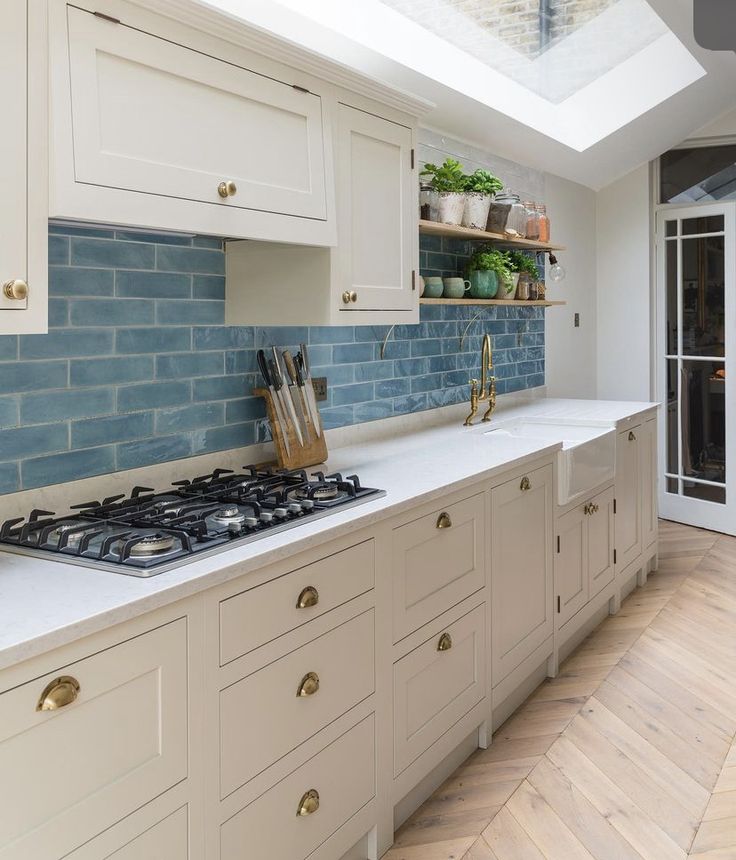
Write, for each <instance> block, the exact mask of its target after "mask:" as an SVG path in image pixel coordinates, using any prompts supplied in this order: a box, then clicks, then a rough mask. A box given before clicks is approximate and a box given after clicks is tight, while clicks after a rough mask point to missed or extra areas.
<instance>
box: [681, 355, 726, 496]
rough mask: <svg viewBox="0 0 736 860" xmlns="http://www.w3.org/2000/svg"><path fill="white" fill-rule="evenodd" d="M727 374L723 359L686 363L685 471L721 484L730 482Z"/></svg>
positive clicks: (683, 464) (683, 373) (683, 399)
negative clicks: (727, 449) (726, 402)
mask: <svg viewBox="0 0 736 860" xmlns="http://www.w3.org/2000/svg"><path fill="white" fill-rule="evenodd" d="M725 373H726V371H725V365H724V363H723V362H711V361H683V362H682V404H681V412H682V472H681V474H683V475H690V476H692V477H694V478H700V479H702V480H704V481H715V482H717V483H719V484H722V483H725V481H726V412H725V408H726V404H725V396H724V395H725V389H726V382H725ZM698 498H701V496H698Z"/></svg>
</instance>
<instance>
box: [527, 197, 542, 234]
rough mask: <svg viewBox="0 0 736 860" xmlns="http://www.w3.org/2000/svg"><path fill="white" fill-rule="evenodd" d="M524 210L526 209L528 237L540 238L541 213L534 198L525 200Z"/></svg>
mask: <svg viewBox="0 0 736 860" xmlns="http://www.w3.org/2000/svg"><path fill="white" fill-rule="evenodd" d="M524 210H525V211H526V238H527V239H539V215H538V214H537V206H536V204H535V203H534V202H533V201H532V200H525V201H524Z"/></svg>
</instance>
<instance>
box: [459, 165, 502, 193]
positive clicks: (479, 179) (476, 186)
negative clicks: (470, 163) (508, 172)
mask: <svg viewBox="0 0 736 860" xmlns="http://www.w3.org/2000/svg"><path fill="white" fill-rule="evenodd" d="M502 188H503V182H501V180H500V179H499V178H498V177H497V176H494V175H493V174H492V173H489V172H488V171H487V170H480V169H478V170H476V171H475V172H473V173H471V174H470V175H469V176H465V177H464V180H463V191H475V192H477V193H478V194H496V193H497V192H498V191H500V190H501V189H502Z"/></svg>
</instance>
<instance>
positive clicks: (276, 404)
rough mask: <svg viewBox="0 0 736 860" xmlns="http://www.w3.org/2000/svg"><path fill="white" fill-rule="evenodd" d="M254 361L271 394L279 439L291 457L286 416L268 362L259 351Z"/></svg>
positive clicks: (287, 454)
mask: <svg viewBox="0 0 736 860" xmlns="http://www.w3.org/2000/svg"><path fill="white" fill-rule="evenodd" d="M256 361H257V362H258V367H259V369H260V371H261V376H262V377H263V381H264V382H265V383H266V387H267V388H268V390H269V392H270V394H271V402H272V403H273V411H274V413H275V415H276V420H277V421H278V422H279V427H280V429H281V438H282V439H283V440H284V448H286V456H287V457H291V446H290V445H289V439H288V434H287V432H286V416H285V415H284V412H283V410H282V408H281V403H280V401H279V397H278V395H277V394H276V389H275V388H274V385H273V380H272V379H271V373H270V372H269V369H268V361H267V359H266V353H265V352H264V351H263V350H262V349H259V350H258V352H257V353H256Z"/></svg>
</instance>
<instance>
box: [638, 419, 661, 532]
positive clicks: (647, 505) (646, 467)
mask: <svg viewBox="0 0 736 860" xmlns="http://www.w3.org/2000/svg"><path fill="white" fill-rule="evenodd" d="M640 431H641V436H640V445H641V469H640V476H641V545H642V549H646V548H647V547H648V546H649V545H650V544H652V543H654V541H655V540H656V539H657V419H656V418H650V419H649V420H648V421H645V422H644V423H643V424H642V425H641V428H640Z"/></svg>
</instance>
